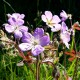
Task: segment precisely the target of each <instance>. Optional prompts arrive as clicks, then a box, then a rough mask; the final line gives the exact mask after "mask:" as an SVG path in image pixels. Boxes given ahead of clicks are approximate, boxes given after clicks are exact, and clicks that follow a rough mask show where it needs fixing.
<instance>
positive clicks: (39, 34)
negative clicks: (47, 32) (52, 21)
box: [33, 28, 44, 38]
mask: <svg viewBox="0 0 80 80" xmlns="http://www.w3.org/2000/svg"><path fill="white" fill-rule="evenodd" d="M43 35H44V30H43V28H36V30H35V31H34V34H33V36H34V37H36V38H39V37H42V36H43Z"/></svg>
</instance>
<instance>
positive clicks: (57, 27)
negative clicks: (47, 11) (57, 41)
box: [51, 24, 61, 32]
mask: <svg viewBox="0 0 80 80" xmlns="http://www.w3.org/2000/svg"><path fill="white" fill-rule="evenodd" d="M60 29H61V25H60V24H54V26H53V27H52V28H51V31H52V32H56V31H59V30H60Z"/></svg>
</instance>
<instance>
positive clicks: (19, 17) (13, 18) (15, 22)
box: [3, 13, 28, 38]
mask: <svg viewBox="0 0 80 80" xmlns="http://www.w3.org/2000/svg"><path fill="white" fill-rule="evenodd" d="M7 16H8V23H5V24H3V25H4V26H5V30H6V31H7V32H8V33H14V36H15V38H21V37H22V35H23V34H22V33H23V32H25V31H28V28H27V27H26V26H24V25H23V24H24V20H23V19H24V17H25V15H24V14H19V13H13V14H12V15H10V14H8V15H7Z"/></svg>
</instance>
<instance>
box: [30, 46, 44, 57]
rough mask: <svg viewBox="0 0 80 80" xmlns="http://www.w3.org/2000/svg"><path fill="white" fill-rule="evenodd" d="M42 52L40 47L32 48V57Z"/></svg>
mask: <svg viewBox="0 0 80 80" xmlns="http://www.w3.org/2000/svg"><path fill="white" fill-rule="evenodd" d="M43 51H44V48H43V47H42V46H41V45H36V46H35V47H34V48H32V50H31V52H32V54H33V55H34V56H37V55H39V54H40V53H42V52H43Z"/></svg>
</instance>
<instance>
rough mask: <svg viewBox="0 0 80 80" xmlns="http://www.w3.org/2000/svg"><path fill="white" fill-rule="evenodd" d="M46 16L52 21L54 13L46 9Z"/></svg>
mask: <svg viewBox="0 0 80 80" xmlns="http://www.w3.org/2000/svg"><path fill="white" fill-rule="evenodd" d="M45 16H46V18H47V20H48V21H50V20H51V19H52V17H53V15H52V13H51V12H50V11H45Z"/></svg>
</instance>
